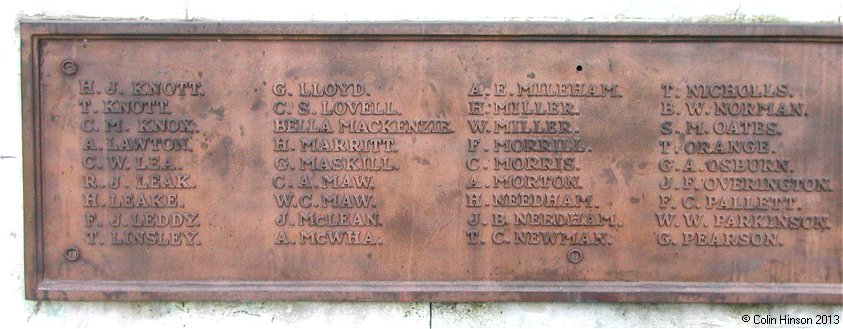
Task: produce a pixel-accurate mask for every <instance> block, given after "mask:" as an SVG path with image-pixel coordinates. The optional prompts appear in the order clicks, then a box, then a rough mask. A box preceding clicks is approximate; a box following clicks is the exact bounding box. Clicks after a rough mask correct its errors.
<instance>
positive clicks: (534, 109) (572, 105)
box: [465, 81, 623, 263]
mask: <svg viewBox="0 0 843 329" xmlns="http://www.w3.org/2000/svg"><path fill="white" fill-rule="evenodd" d="M468 96H469V101H468V103H467V105H468V116H469V118H468V122H467V123H468V128H469V129H470V132H471V137H470V138H469V139H468V151H469V153H470V156H469V158H468V160H467V162H466V169H467V170H468V171H469V173H470V175H469V177H470V178H469V179H468V183H467V184H466V186H465V187H466V194H465V198H466V199H465V202H466V203H465V205H466V207H468V208H469V209H470V214H469V218H468V229H467V231H466V238H467V241H468V244H470V245H483V244H491V245H519V246H547V247H557V248H558V247H560V246H609V245H611V244H612V243H613V241H612V240H613V238H612V235H611V233H610V230H609V228H613V227H614V228H617V227H620V226H621V225H622V223H621V220H619V219H618V217H617V216H616V214H615V213H614V212H611V211H605V210H602V209H600V203H601V202H600V201H598V198H597V197H595V195H594V193H593V192H592V191H590V190H589V188H588V187H587V186H584V185H583V184H582V182H583V179H581V176H580V175H581V173H582V171H583V169H584V168H582V161H583V159H586V158H588V157H589V154H590V153H591V152H592V150H593V146H592V145H591V141H590V140H589V139H588V136H583V134H582V132H581V131H580V123H579V121H580V118H581V116H582V115H584V114H586V113H584V111H587V110H586V109H585V107H584V106H583V104H584V103H586V102H588V101H589V100H591V99H613V98H619V97H623V96H622V95H621V94H620V92H619V87H618V85H617V83H614V82H597V83H589V82H535V81H519V82H495V83H492V84H491V85H482V84H480V83H474V84H473V85H472V86H471V88H470V91H469V92H468ZM489 242H490V243H489ZM571 252H575V253H573V254H572V253H571ZM571 252H569V254H568V256H569V257H568V258H569V260H571V261H572V262H575V263H576V262H579V261H580V260H581V259H582V256H583V255H582V251H580V250H579V249H571Z"/></svg>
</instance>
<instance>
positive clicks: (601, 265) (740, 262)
mask: <svg viewBox="0 0 843 329" xmlns="http://www.w3.org/2000/svg"><path fill="white" fill-rule="evenodd" d="M21 35H22V39H21V52H22V74H21V75H22V81H23V82H22V90H23V92H22V93H23V96H22V97H23V132H24V135H23V143H24V151H23V155H24V206H25V214H26V215H25V227H26V230H25V232H26V239H25V240H26V242H25V243H26V246H25V247H26V248H25V250H26V297H27V298H29V299H39V300H275V299H281V300H388V301H638V302H653V301H665V302H713V303H756V302H762V303H843V218H842V217H843V216H841V215H843V209H841V203H843V195H841V192H843V179H841V176H843V171H841V164H843V156H842V155H841V153H843V95H841V91H843V82H842V81H843V78H841V70H843V67H841V63H843V30H841V28H840V26H839V25H704V24H703V25H682V24H605V23H601V24H567V23H550V24H542V23H469V24H452V23H382V24H374V23H373V24H369V23H357V24H294V23H283V24H274V23H208V22H184V23H137V22H134V23H127V22H105V23H101V22H61V21H58V22H52V21H29V22H22V23H21Z"/></svg>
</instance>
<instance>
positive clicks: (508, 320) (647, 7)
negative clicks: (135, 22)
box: [0, 0, 843, 328]
mask: <svg viewBox="0 0 843 329" xmlns="http://www.w3.org/2000/svg"><path fill="white" fill-rule="evenodd" d="M841 15H843V1H840V0H836V1H815V0H801V1H788V2H781V3H777V2H776V1H771V0H753V1H746V0H744V1H742V2H734V1H723V0H707V1H695V2H678V1H670V0H661V1H634V0H631V1H605V0H588V1H575V2H570V3H568V2H564V1H509V2H502V3H493V2H490V1H484V2H463V1H456V0H447V1H446V0H426V1H413V2H408V3H402V2H401V1H397V0H393V1H382V2H380V3H379V2H377V1H359V0H358V1H351V0H349V1H333V2H329V3H320V4H317V3H315V2H314V1H309V0H301V1H298V2H294V3H284V2H281V1H251V0H236V1H225V2H219V3H217V2H213V1H207V2H205V1H199V0H172V1H166V0H140V1H137V0H136V1H128V2H119V1H107V0H97V1H81V0H75V1H42V0H21V1H14V0H13V1H4V4H2V5H0V99H2V104H3V107H2V110H0V196H1V197H0V210H2V212H3V215H4V216H3V218H2V220H0V237H2V238H0V243H2V245H0V251H2V255H3V256H2V258H0V275H2V277H0V303H2V308H0V314H2V315H3V316H2V317H0V319H2V322H3V323H4V327H7V328H15V327H17V326H16V325H22V326H27V327H89V326H90V327H119V328H130V327H131V328H135V327H137V328H149V327H154V328H162V327H179V328H181V327H204V328H208V327H217V326H224V327H234V326H236V327H240V328H251V327H258V326H259V327H287V326H289V327H325V326H342V327H345V326H349V325H354V326H361V327H362V326H369V327H389V328H427V327H436V328H441V327H569V326H570V327H581V326H589V327H617V326H643V327H653V326H662V327H663V326H683V327H687V326H692V327H718V326H727V327H734V326H752V324H751V322H750V323H749V324H747V323H744V322H743V321H742V320H741V316H742V315H750V316H753V315H762V316H763V315H768V314H769V315H772V316H774V317H778V316H779V315H782V314H787V315H791V316H809V317H810V316H814V315H815V314H837V315H840V317H841V318H843V307H841V306H821V305H776V306H767V305H737V306H734V305H732V306H730V305H705V304H600V303H587V304H586V303H583V304H567V303H485V304H480V303H468V304H449V303H432V304H431V303H313V302H293V303H288V302H265V303H264V302H250V303H163V302H162V303H128V302H125V303H114V302H109V303H99V302H89V303H69V302H30V301H25V300H24V299H23V219H22V218H23V217H22V216H23V215H22V190H21V186H22V178H21V170H22V169H21V115H20V64H19V63H20V62H19V57H20V50H19V41H18V40H19V36H18V28H17V21H18V19H19V18H21V17H31V18H39V17H40V18H72V19H98V18H118V19H142V20H143V19H149V20H263V21H311V20H319V21H384V20H487V21H501V20H516V21H682V22H686V21H703V22H723V21H726V22H812V23H816V22H824V23H834V24H838V25H839V24H841ZM841 28H843V25H841ZM841 320H843V319H841ZM10 325H11V326H10ZM762 327H763V326H762ZM812 327H817V326H812ZM841 327H843V325H841Z"/></svg>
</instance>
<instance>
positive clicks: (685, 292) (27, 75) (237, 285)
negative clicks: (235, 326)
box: [19, 19, 843, 305]
mask: <svg viewBox="0 0 843 329" xmlns="http://www.w3.org/2000/svg"><path fill="white" fill-rule="evenodd" d="M19 24H20V48H21V105H22V125H23V127H22V132H23V149H22V150H23V151H22V153H23V154H22V156H23V159H22V161H23V185H24V186H23V199H24V200H23V205H24V259H25V262H24V263H25V264H24V268H25V275H24V278H25V289H24V292H25V297H26V299H28V300H80V301H82V300H103V299H106V300H121V301H153V300H170V301H182V300H184V301H187V300H191V301H231V300H243V299H244V298H243V297H242V296H243V295H246V296H248V298H246V299H248V300H315V301H337V300H347V301H454V302H457V301H459V302H469V301H477V302H480V301H577V302H580V301H585V302H598V301H599V302H710V303H821V304H841V305H843V283H840V284H807V283H777V284H769V283H721V282H626V281H612V282H602V281H589V282H578V281H566V282H544V281H436V282H423V281H412V282H397V281H288V282H262V281H261V282H253V281H225V282H223V281H220V282H192V281H166V282H160V281H141V282H138V281H55V280H45V278H44V275H43V261H44V259H43V246H42V245H41V244H40V243H43V242H44V241H43V239H42V238H41V237H42V236H41V233H42V229H41V224H42V213H41V191H42V188H43V187H42V186H41V174H40V163H41V154H40V141H39V138H40V115H39V114H40V98H39V94H40V92H39V83H40V82H39V76H40V74H39V73H40V67H39V61H38V58H40V53H39V49H38V46H39V41H40V40H42V39H66V38H79V37H90V38H108V39H145V38H153V39H154V38H162V37H169V38H175V39H208V38H214V37H223V38H226V39H248V40H254V39H263V38H267V39H271V40H274V39H277V40H289V39H294V40H307V39H319V40H326V39H327V40H333V39H360V40H375V41H378V40H418V41H433V40H459V41H472V40H478V41H493V40H502V41H506V40H511V41H530V40H535V41H628V42H629V41H632V42H635V41H639V42H671V41H686V42H732V41H743V42H829V43H841V44H843V25H840V24H682V23H567V22H566V23H533V22H525V23H512V22H470V23H454V22H421V23H409V22H385V23H371V22H349V23H314V22H287V23H275V22H205V21H202V22H184V21H177V22H176V21H174V22H164V21H70V20H30V19H21V20H20V22H19ZM39 242H40V243H39ZM235 292H236V293H237V294H238V295H234V294H233V293H235ZM103 297H104V298H103Z"/></svg>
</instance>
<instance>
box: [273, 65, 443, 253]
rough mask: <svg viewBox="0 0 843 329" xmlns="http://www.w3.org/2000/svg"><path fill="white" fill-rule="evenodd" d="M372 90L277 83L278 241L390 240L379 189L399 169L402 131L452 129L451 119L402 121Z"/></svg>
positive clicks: (354, 84) (345, 84)
mask: <svg viewBox="0 0 843 329" xmlns="http://www.w3.org/2000/svg"><path fill="white" fill-rule="evenodd" d="M370 89H371V88H370V87H369V86H367V85H366V84H365V83H363V82H359V81H319V82H315V81H289V82H288V81H285V82H276V83H274V84H273V85H272V93H273V95H274V96H275V99H274V101H273V104H272V111H273V113H274V118H273V137H272V148H273V151H274V154H275V157H274V159H273V165H274V167H275V170H276V173H275V175H274V176H273V177H272V187H273V188H274V190H275V191H274V192H273V200H274V203H275V205H276V206H277V208H278V209H279V213H278V215H277V216H276V218H275V225H276V226H277V227H278V228H279V230H278V233H277V234H276V235H275V239H274V243H275V245H277V246H291V245H299V246H330V245H354V246H380V245H383V244H384V243H387V242H388V241H386V239H385V237H384V233H383V228H384V223H385V222H386V221H385V219H384V218H383V217H382V216H381V212H380V209H378V208H379V207H382V206H383V200H378V199H377V198H376V194H375V193H374V192H375V189H376V188H378V186H381V185H380V184H381V183H382V182H383V180H393V179H397V174H398V172H399V171H400V170H401V169H402V168H401V166H400V165H399V164H398V161H396V157H397V156H398V155H399V151H400V150H401V149H402V146H401V143H400V136H402V135H411V134H450V133H453V131H452V130H451V128H450V122H449V121H447V120H439V119H425V118H421V119H409V118H405V115H404V114H403V111H402V110H401V109H400V105H399V104H396V103H395V102H394V100H392V99H389V98H385V97H384V98H381V97H378V95H373V93H372V91H370ZM387 192H388V191H387ZM381 195H385V194H381Z"/></svg>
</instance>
